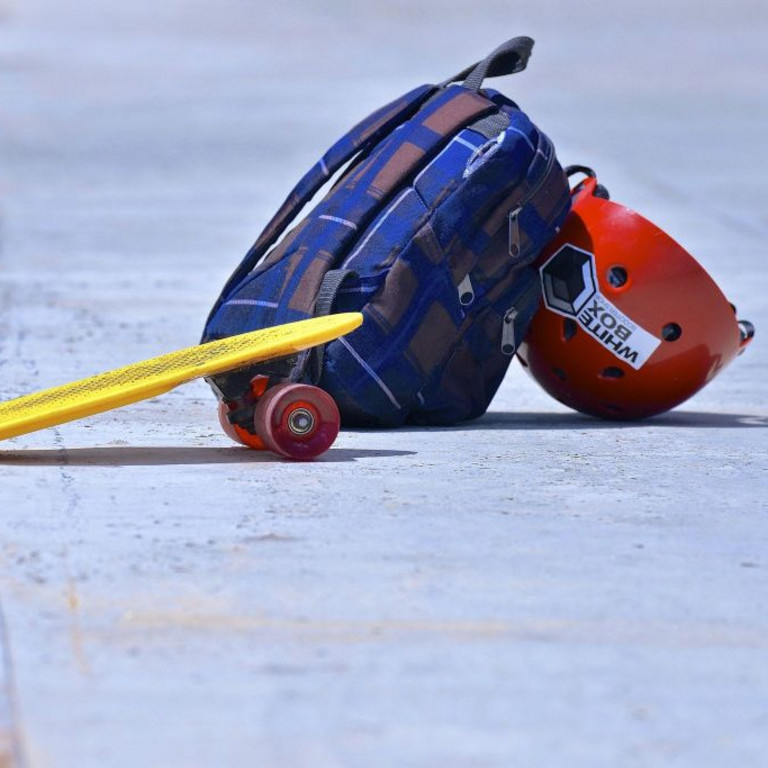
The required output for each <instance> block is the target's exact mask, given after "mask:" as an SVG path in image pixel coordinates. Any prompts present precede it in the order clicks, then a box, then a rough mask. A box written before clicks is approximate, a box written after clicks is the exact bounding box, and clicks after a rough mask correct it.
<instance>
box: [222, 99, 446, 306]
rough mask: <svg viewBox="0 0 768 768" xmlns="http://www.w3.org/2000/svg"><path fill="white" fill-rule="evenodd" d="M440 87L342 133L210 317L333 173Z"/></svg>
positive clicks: (378, 112) (254, 249) (280, 213)
mask: <svg viewBox="0 0 768 768" xmlns="http://www.w3.org/2000/svg"><path fill="white" fill-rule="evenodd" d="M437 89H438V86H435V85H421V86H419V87H418V88H414V89H413V90H412V91H409V92H408V93H406V94H404V95H403V96H401V97H400V98H399V99H395V101H393V102H390V103H389V104H386V105H385V106H383V107H381V108H380V109H378V110H376V111H375V112H374V113H373V114H371V115H369V116H368V117H366V118H365V120H363V121H361V122H360V123H358V124H357V125H356V126H355V127H354V128H352V129H351V130H350V131H349V132H348V133H346V134H345V135H344V136H342V137H341V138H340V139H339V140H338V141H337V142H336V143H335V144H334V145H333V146H332V147H331V148H330V149H329V150H328V151H327V152H326V153H325V154H324V155H323V156H322V157H321V158H320V159H319V160H318V161H317V162H316V163H315V164H314V165H313V166H312V167H311V168H310V169H309V171H307V173H306V174H305V175H304V176H303V178H302V179H301V180H300V181H299V183H298V184H297V185H296V186H295V187H294V188H293V190H292V191H291V193H290V194H289V195H288V197H287V198H286V199H285V202H284V203H283V204H282V205H281V206H280V208H279V209H278V211H277V213H276V214H275V215H274V216H273V217H272V219H271V220H270V222H269V223H268V224H267V226H266V227H265V228H264V231H263V232H262V233H261V234H260V235H259V237H258V239H257V240H256V242H255V243H254V244H253V245H252V246H251V248H250V250H249V251H248V253H246V255H245V257H244V259H243V260H242V262H241V263H240V265H239V266H238V267H237V269H236V270H235V271H234V273H233V274H232V276H231V277H230V278H229V280H227V283H226V285H225V286H224V288H223V289H222V291H221V295H220V296H219V300H218V301H217V302H216V304H215V306H214V307H213V309H212V310H211V314H210V316H209V320H210V317H213V314H214V313H215V312H216V310H217V309H218V307H219V305H220V304H221V302H222V300H224V299H225V297H226V296H227V294H228V293H229V291H230V290H231V289H232V288H233V287H234V286H235V285H237V284H238V283H239V282H240V281H241V280H242V279H243V278H244V277H245V276H246V275H247V274H248V273H249V272H250V271H251V270H252V269H253V268H254V266H256V264H257V263H258V261H259V260H260V259H261V257H262V256H263V255H264V254H265V253H266V252H267V251H268V250H269V248H270V247H271V246H272V244H273V243H274V242H275V241H276V240H277V239H278V238H279V237H280V235H282V233H283V232H284V231H285V230H286V228H287V227H288V225H289V224H290V223H291V222H292V221H293V220H294V219H295V218H296V216H297V215H298V214H299V212H300V211H301V209H302V208H303V207H304V205H306V203H307V202H308V201H309V200H311V199H312V197H314V195H315V194H316V193H317V191H318V190H319V189H320V188H321V187H323V186H324V185H325V183H326V182H327V181H328V180H329V179H330V178H331V176H333V174H334V173H336V171H338V170H339V168H341V167H342V166H343V165H344V163H346V162H348V161H349V160H351V159H352V158H353V157H354V156H355V155H356V154H358V153H359V152H361V151H363V150H365V149H366V148H367V147H369V146H371V145H373V144H376V143H378V142H379V141H381V139H382V138H383V137H384V136H386V135H387V134H389V133H391V132H392V131H393V130H394V129H395V128H397V126H398V125H401V124H402V123H404V122H405V121H406V120H407V119H408V118H409V117H410V116H411V115H412V114H413V113H415V112H416V111H417V110H418V109H419V107H420V106H421V105H422V104H423V103H424V102H425V101H426V100H427V99H428V98H429V97H430V96H431V95H432V94H433V93H434V92H435V91H436V90H437Z"/></svg>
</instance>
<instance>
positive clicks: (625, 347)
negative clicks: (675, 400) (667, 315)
mask: <svg viewBox="0 0 768 768" xmlns="http://www.w3.org/2000/svg"><path fill="white" fill-rule="evenodd" d="M541 286H542V289H543V294H544V303H545V304H546V306H547V307H548V308H549V309H550V310H552V312H555V313H556V314H558V315H562V316H563V317H570V318H573V319H574V320H576V321H577V322H578V323H579V325H580V326H581V327H582V328H583V329H584V330H585V331H586V332H587V333H589V334H590V336H592V338H594V340H595V341H597V342H598V343H599V344H602V346H604V347H605V348H606V349H607V350H608V351H609V352H611V353H612V354H614V355H615V356H616V357H618V358H619V360H622V361H623V362H625V363H628V364H629V365H631V366H632V367H633V368H634V369H635V370H638V369H640V368H642V367H643V365H645V363H646V362H647V361H648V358H649V357H650V356H651V355H652V354H653V353H654V351H655V350H656V348H657V347H658V346H659V344H661V339H658V338H656V337H655V336H653V334H651V333H648V331H646V330H645V329H644V328H641V327H640V326H639V325H638V324H637V323H635V322H634V321H633V320H631V319H630V318H629V317H627V316H626V315H625V314H624V313H623V312H622V311H621V310H620V309H619V308H618V307H616V306H615V305H614V304H613V303H611V302H610V301H609V300H608V299H607V298H606V297H605V296H603V294H602V293H600V288H599V286H598V282H597V277H596V270H595V256H594V254H592V253H589V252H588V251H584V250H582V249H581V248H577V247H576V246H575V245H571V244H570V243H567V244H566V245H564V246H563V247H562V248H560V249H559V250H558V251H557V252H556V253H555V254H554V255H553V256H552V257H551V258H550V259H548V260H547V262H546V263H545V264H544V265H543V266H542V267H541Z"/></svg>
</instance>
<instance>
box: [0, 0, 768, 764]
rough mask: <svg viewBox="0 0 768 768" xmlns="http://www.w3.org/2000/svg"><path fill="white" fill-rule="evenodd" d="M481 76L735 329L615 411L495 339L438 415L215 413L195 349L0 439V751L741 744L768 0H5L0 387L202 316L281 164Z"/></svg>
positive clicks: (766, 127)
mask: <svg viewBox="0 0 768 768" xmlns="http://www.w3.org/2000/svg"><path fill="white" fill-rule="evenodd" d="M516 34H530V35H531V36H533V37H535V38H536V40H537V47H536V50H535V54H534V57H533V59H532V61H531V65H530V67H529V70H528V71H527V72H526V73H524V74H523V75H519V76H517V77H515V78H509V79H507V80H505V81H502V82H500V83H499V86H500V87H501V88H502V89H503V90H505V91H506V92H507V93H509V94H510V95H513V96H514V97H515V98H517V99H518V100H519V102H520V103H521V105H522V106H523V107H524V108H526V109H527V110H528V111H529V112H530V114H531V115H532V116H533V118H534V119H535V120H536V121H537V122H538V123H539V124H540V125H542V126H543V127H544V128H545V129H546V130H547V132H548V133H549V134H550V136H551V137H552V138H553V139H554V140H555V143H556V144H557V146H558V148H559V154H560V157H561V159H562V160H563V161H564V162H567V163H572V162H586V163H589V164H592V165H594V166H595V167H596V168H597V169H598V170H599V172H600V176H601V179H602V181H603V182H604V183H605V184H606V185H608V187H609V188H610V189H611V190H612V192H613V196H614V198H615V199H618V200H621V201H623V202H625V203H628V204H631V205H633V206H635V207H637V208H639V209H640V210H642V211H643V212H644V213H645V214H646V215H648V216H649V217H650V218H652V219H654V220H656V221H657V222H658V223H659V224H661V225H662V226H663V227H664V228H666V229H667V230H668V231H669V232H670V233H671V234H672V235H673V236H675V237H677V238H678V239H679V240H680V241H681V242H683V243H684V244H685V245H686V246H687V247H688V248H689V249H690V250H691V251H692V252H694V253H695V254H697V257H698V258H699V259H700V260H701V262H702V263H703V264H704V265H705V266H706V267H707V268H708V269H710V271H711V272H712V273H713V274H714V275H715V276H716V278H717V279H718V281H719V282H720V284H721V285H722V286H723V288H724V289H725V290H726V292H727V293H728V295H729V296H731V297H732V300H733V301H734V302H736V303H737V304H738V305H739V307H740V309H741V311H742V314H743V315H744V316H746V317H748V318H750V319H751V320H752V321H753V322H755V324H756V325H757V329H758V336H757V339H756V341H755V343H754V344H753V345H752V347H751V348H750V349H749V350H748V353H747V354H745V355H744V356H743V357H742V358H740V359H739V360H737V361H736V362H735V363H734V365H733V366H732V367H731V368H730V369H728V370H727V371H726V372H725V373H724V374H723V375H722V376H721V377H720V378H719V379H718V380H717V381H715V382H714V383H713V384H712V385H711V386H710V387H709V388H708V389H706V390H705V391H704V392H702V393H701V394H700V395H699V396H697V397H695V398H694V399H692V400H691V401H689V402H688V403H687V404H686V405H685V406H684V407H682V408H680V409H679V410H677V411H675V412H673V413H670V414H667V415H665V416H662V417H660V418H657V419H655V420H652V421H649V422H647V423H641V424H632V425H626V426H616V425H611V424H606V423H601V422H598V421H594V420H591V419H588V418H585V417H581V416H578V415H575V414H572V413H569V412H567V411H566V410H565V409H564V408H562V407H560V406H559V405H558V404H557V403H555V402H553V401H552V400H550V399H549V398H548V396H547V395H545V394H544V393H542V392H541V391H539V390H538V388H537V387H536V385H535V384H534V383H533V382H531V381H529V380H527V379H526V378H525V376H524V375H522V374H521V373H520V371H519V370H514V371H512V372H510V375H509V376H508V378H507V379H506V381H505V383H504V385H503V387H502V390H501V391H500V392H499V395H498V397H497V399H496V400H495V402H494V404H493V407H492V410H491V412H490V413H489V414H488V415H487V416H486V417H484V418H483V419H481V420H479V421H478V422H476V423H473V424H469V425H466V426H462V427H458V428H455V429H447V430H425V429H406V430H400V431H397V432H345V433H343V434H342V435H341V436H340V437H339V440H338V442H337V444H336V446H335V447H334V448H333V449H332V450H331V451H329V452H328V453H327V455H326V456H324V457H323V459H322V460H320V461H318V462H316V463H314V464H311V465H304V464H292V463H286V462H281V461H278V460H276V459H275V458H274V457H272V456H268V455H261V454H256V453H252V452H248V451H246V450H241V449H239V448H237V447H233V446H232V445H230V444H229V442H228V441H227V438H226V437H225V436H224V435H223V434H221V433H220V431H219V429H218V426H217V423H216V415H215V410H214V407H213V406H214V403H213V399H212V396H211V395H210V393H209V391H208V390H207V388H206V386H205V385H204V384H201V383H196V384H192V385H189V386H187V387H185V388H182V389H180V390H177V391H175V392H173V393H171V394H169V395H168V396H165V397H163V398H161V399H158V400H155V401H150V402H145V403H142V404H138V405H136V406H132V407H130V408H128V409H125V410H122V411H117V412H112V413H108V414H104V415H102V416H100V417H97V418H92V419H88V420H85V421H82V422H78V423H73V424H70V425H66V426H62V427H60V428H58V429H52V430H47V431H43V432H39V433H37V434H32V435H28V436H25V437H20V438H17V439H14V440H13V441H9V442H7V443H5V444H3V445H2V446H1V447H0V531H1V533H0V604H1V605H2V612H1V613H0V636H1V637H2V643H0V645H1V646H2V648H1V649H0V651H1V652H0V659H1V660H2V664H0V667H1V669H0V765H2V766H24V765H29V766H214V765H215V766H230V765H231V766H235V765H238V766H239V765H254V766H260V768H266V767H271V766H274V767H275V768H285V767H286V766H300V767H303V766H312V768H336V767H337V766H365V767H366V768H378V767H381V768H385V767H389V766H400V767H401V768H410V767H413V768H416V767H418V768H427V767H429V768H431V767H433V766H435V767H436V766H440V768H453V767H456V768H469V767H470V766H471V767H472V768H486V767H489V768H502V767H504V768H506V767H507V766H526V768H528V767H533V768H538V767H542V768H544V767H545V766H546V767H547V768H549V767H550V766H557V765H560V766H590V767H591V768H602V767H605V768H616V766H622V767H623V766H630V767H631V766H691V767H693V766H695V767H696V768H709V767H712V768H715V767H717V768H722V766H726V765H727V766H740V768H758V767H762V766H765V765H766V764H768V763H767V762H766V761H767V760H768V758H766V753H767V752H768V555H766V551H767V549H766V548H767V547H768V441H767V440H766V438H767V436H768V431H767V430H768V397H767V396H766V383H765V382H766V381H767V380H768V352H766V346H765V344H764V341H763V334H764V333H765V332H766V331H768V277H767V276H768V270H767V269H766V266H765V264H766V261H765V260H766V257H767V255H768V254H767V249H766V240H768V213H766V210H768V209H766V205H765V199H766V198H765V179H766V170H768V164H767V163H766V161H767V160H768V99H767V98H766V96H768V87H767V86H766V84H765V82H766V81H765V73H766V71H768V46H766V45H765V40H766V36H767V35H768V7H766V5H765V3H763V2H756V1H753V0H734V2H732V3H728V4H725V3H722V4H714V3H709V4H704V3H701V2H694V0H665V1H664V2H662V1H661V0H648V1H647V2H644V3H642V4H631V5H630V4H629V3H617V2H615V0H613V1H612V2H608V0H594V1H593V2H591V3H589V4H584V5H583V7H582V4H573V3H567V2H565V0H561V1H560V2H555V0H538V1H537V2H533V0H521V2H517V3H514V4H510V3H507V2H501V0H499V1H498V2H497V1H496V0H479V2H476V3H474V4H472V5H468V4H466V3H463V4H458V3H456V4H449V3H445V2H442V1H441V0H428V1H427V2H408V1H406V0H395V2H389V3H380V4H368V3H353V2H349V0H334V1H331V0H329V1H328V2H325V3H310V2H309V0H285V1H284V2H281V3H274V4H272V3H269V4H267V3H253V2H248V0H217V2H213V0H196V1H194V2H190V1H189V0H186V1H185V2H182V1H181V0H164V2H154V3H152V2H148V0H132V2H131V3H118V2H114V1H113V2H104V0H78V2H77V3H75V2H74V0H72V1H71V2H66V1H65V0H23V2H22V0H0V213H1V215H2V219H1V221H0V396H2V397H4V398H5V397H13V396H16V395H20V394H23V393H26V392H28V391H32V390H35V389H38V388H42V387H44V386H50V385H53V384H56V383H61V382H65V381H68V380H71V379H74V378H77V377H81V376H83V375H87V374H90V373H94V372H98V371H101V370H106V369H108V368H111V367H115V366H118V365H122V364H125V363H128V362H132V361H135V360H139V359H142V358H145V357H148V356H151V355H154V354H158V353H161V352H165V351H169V350H172V349H175V348H178V347H182V346H186V345H189V344H191V343H195V342H196V341H197V339H198V337H199V333H200V330H201V326H202V323H203V320H204V317H205V315H206V313H207V310H208V308H209V306H210V304H211V303H212V301H213V300H214V298H215V295H216V292H217V289H218V288H219V287H220V285H221V284H222V283H223V281H224V279H225V277H226V276H227V275H228V274H229V272H230V270H231V269H232V268H233V267H234V265H235V264H236V262H237V261H238V260H239V259H240V257H241V256H242V254H243V253H244V252H245V250H246V249H247V247H248V245H249V244H250V242H251V241H252V239H253V238H254V237H255V235H256V234H257V232H258V231H259V229H260V227H261V226H262V225H263V224H264V223H265V221H266V219H267V218H268V216H269V215H270V214H271V212H272V211H273V210H274V209H275V208H276V207H277V205H278V204H279V203H280V202H281V201H282V198H283V196H284V195H285V194H286V193H287V192H288V190H289V189H290V188H291V186H292V185H293V183H294V181H295V180H296V179H297V178H298V176H299V175H300V174H301V173H302V172H303V171H304V170H305V167H307V166H308V165H309V164H311V163H312V162H314V161H315V160H316V158H317V156H319V154H320V153H321V152H322V151H324V149H325V148H326V147H327V146H328V145H329V144H330V143H331V142H332V141H333V140H334V139H335V138H336V137H337V135H339V134H340V133H341V132H342V131H344V130H346V128H347V127H349V125H350V124H351V123H353V122H355V121H356V120H357V119H359V118H360V117H362V116H364V115H365V114H367V113H368V112H369V111H371V110H372V109H373V108H375V107H377V106H378V105H379V104H380V103H383V102H384V101H387V100H389V99H391V98H392V97H394V96H395V95H397V94H398V93H400V92H402V91H404V90H407V89H408V88H410V87H412V86H413V85H415V84H417V83H419V82H424V81H434V80H439V79H442V78H444V77H445V76H447V75H449V74H451V73H453V72H455V71H457V70H459V69H461V68H462V67H463V66H464V65H465V64H468V63H469V62H471V61H473V60H474V59H476V58H479V57H480V56H482V55H483V54H485V53H486V52H487V51H488V50H490V49H491V48H493V47H495V45H496V44H498V43H499V42H501V41H502V40H504V39H505V38H507V37H511V36H514V35H516Z"/></svg>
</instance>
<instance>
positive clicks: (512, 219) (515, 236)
mask: <svg viewBox="0 0 768 768" xmlns="http://www.w3.org/2000/svg"><path fill="white" fill-rule="evenodd" d="M522 210H523V207H522V206H521V205H518V206H517V208H515V209H514V210H513V211H510V212H509V213H508V214H507V220H508V222H509V255H510V256H511V257H512V258H513V259H516V258H517V257H518V256H519V255H520V222H519V221H518V219H519V217H520V212H521V211H522Z"/></svg>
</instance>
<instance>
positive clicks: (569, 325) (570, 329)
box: [563, 317, 578, 341]
mask: <svg viewBox="0 0 768 768" xmlns="http://www.w3.org/2000/svg"><path fill="white" fill-rule="evenodd" d="M577 327H578V326H577V325H576V321H575V320H571V318H570V317H567V318H566V319H565V320H563V341H570V340H571V339H572V338H573V337H574V336H575V335H576V328H577Z"/></svg>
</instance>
